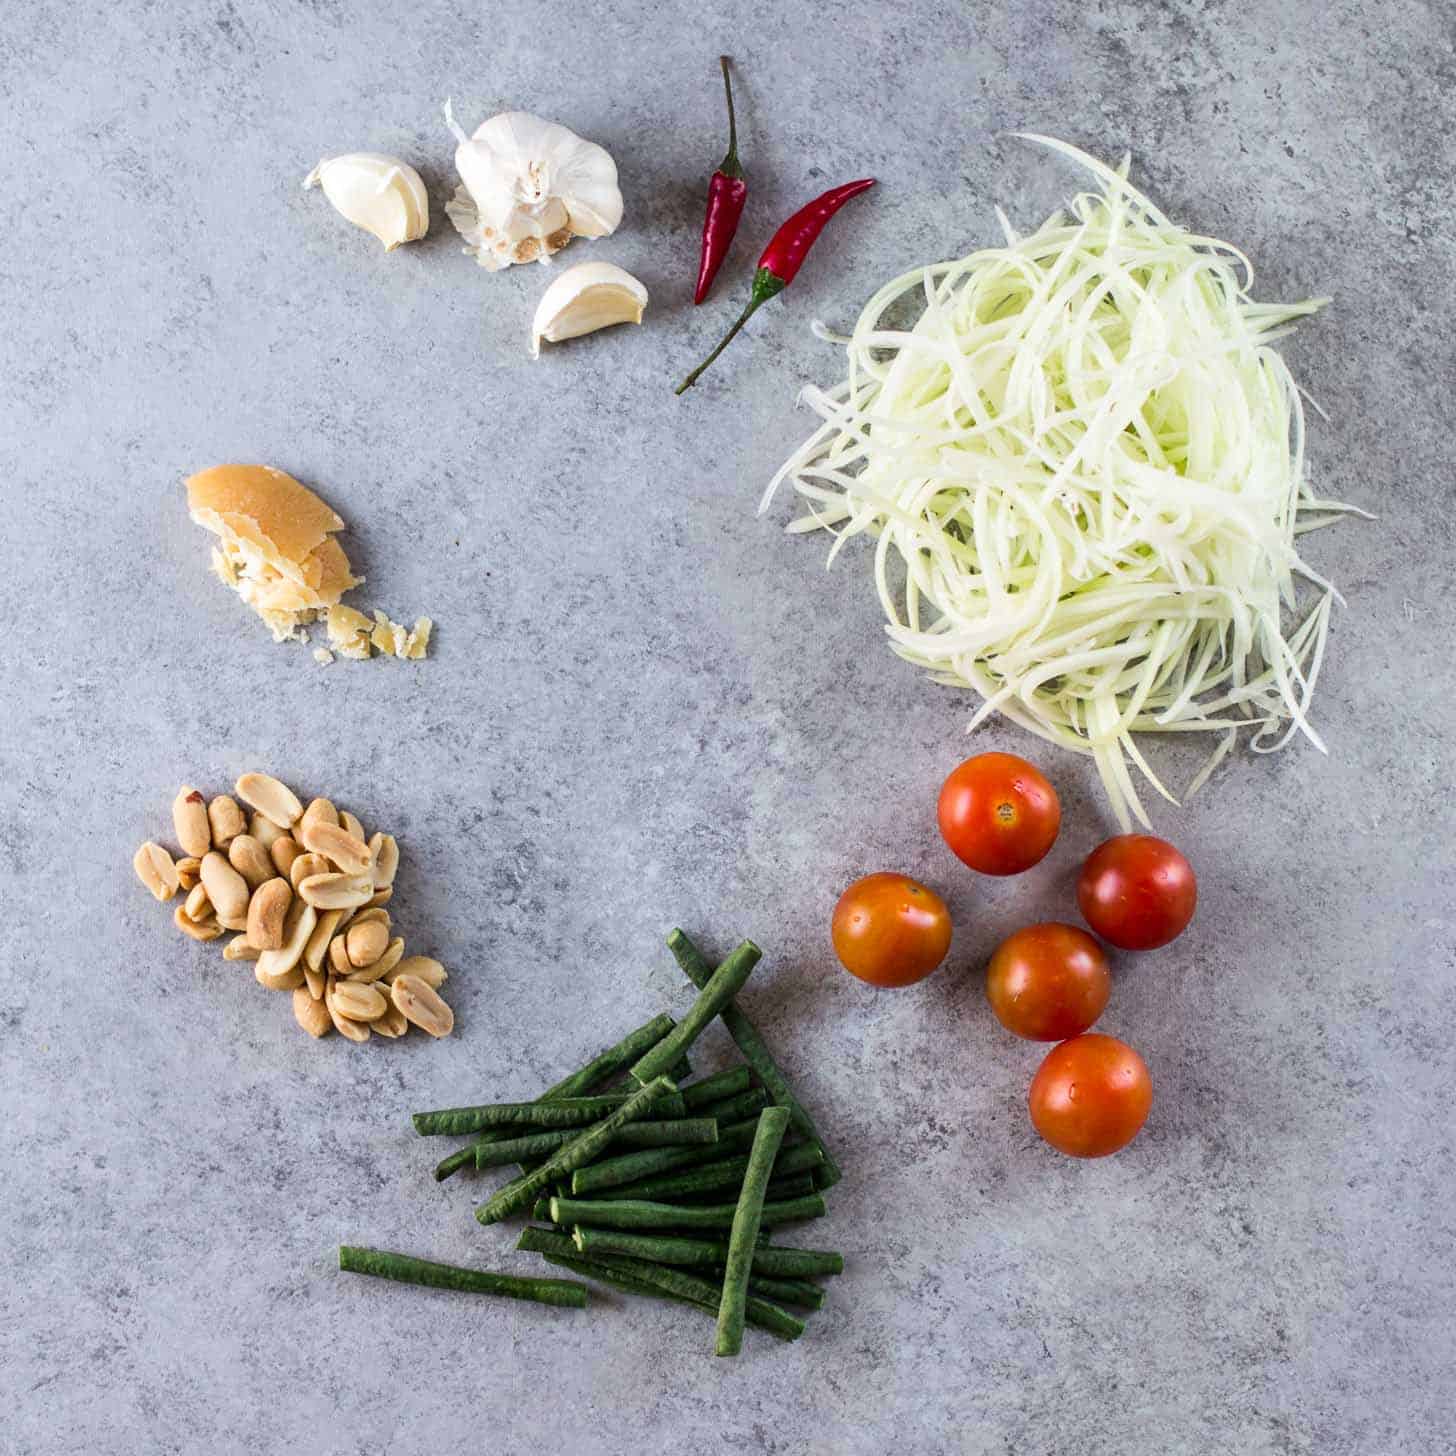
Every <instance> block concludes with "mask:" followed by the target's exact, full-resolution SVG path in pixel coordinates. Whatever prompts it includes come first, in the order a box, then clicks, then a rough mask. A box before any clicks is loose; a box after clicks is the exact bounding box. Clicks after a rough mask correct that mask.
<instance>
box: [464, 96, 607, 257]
mask: <svg viewBox="0 0 1456 1456" xmlns="http://www.w3.org/2000/svg"><path fill="white" fill-rule="evenodd" d="M445 120H446V121H447V122H448V124H449V126H450V130H451V131H453V132H454V133H455V136H456V137H457V138H458V139H459V143H460V145H459V146H458V147H456V149H455V167H456V169H457V170H458V171H459V173H460V180H461V183H462V184H463V185H462V186H461V187H460V188H459V189H457V191H456V193H455V196H454V198H453V199H452V200H451V201H450V202H447V203H446V204H445V211H446V213H448V214H449V217H450V221H451V222H453V223H454V224H455V227H456V229H457V230H458V232H459V233H460V235H461V237H463V238H464V239H465V241H466V243H467V244H468V245H469V246H468V247H467V248H466V252H468V253H473V254H474V255H475V259H476V262H478V263H479V264H480V266H481V267H482V268H489V269H490V270H491V271H492V272H494V271H496V270H497V269H500V268H509V267H510V266H511V264H512V263H529V262H530V261H531V260H532V259H539V260H540V261H542V262H544V261H545V260H546V259H547V258H548V257H549V256H550V255H551V254H552V253H555V252H559V251H560V250H561V249H562V248H564V247H565V246H566V245H567V243H569V242H570V241H571V239H572V238H573V236H575V237H579V238H600V237H605V236H606V235H607V234H608V233H610V232H615V231H616V228H617V224H618V223H620V222H621V221H622V194H621V191H620V190H619V189H618V187H617V164H616V163H615V162H614V161H613V160H612V159H611V157H610V156H609V155H608V154H607V152H606V151H605V150H604V149H603V148H601V147H599V146H597V144H596V143H595V142H588V141H583V140H582V139H581V137H579V136H577V134H576V133H575V132H574V131H569V130H568V129H567V128H566V127H564V126H558V125H557V124H556V123H555V122H553V121H542V119H541V118H540V117H539V116H532V115H531V114H530V113H529V112H525V111H503V112H502V113H501V114H500V115H499V116H493V117H491V119H490V120H489V121H486V122H482V123H481V125H480V126H478V127H477V128H476V130H475V135H474V136H469V137H467V136H466V135H465V133H464V131H462V130H461V128H460V127H459V126H458V125H457V124H456V121H455V115H454V112H453V111H452V109H451V106H450V103H449V102H448V101H447V102H446V103H445Z"/></svg>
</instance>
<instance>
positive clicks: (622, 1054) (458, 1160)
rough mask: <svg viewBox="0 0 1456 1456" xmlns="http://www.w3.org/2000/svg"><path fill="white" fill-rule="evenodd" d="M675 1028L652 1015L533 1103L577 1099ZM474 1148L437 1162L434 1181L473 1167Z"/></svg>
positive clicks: (495, 1134) (501, 1134)
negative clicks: (567, 1098)
mask: <svg viewBox="0 0 1456 1456" xmlns="http://www.w3.org/2000/svg"><path fill="white" fill-rule="evenodd" d="M676 1025H677V1023H676V1022H675V1021H674V1020H673V1019H672V1017H670V1016H669V1015H668V1014H667V1013H666V1012H663V1013H662V1014H661V1015H659V1016H654V1017H653V1018H652V1020H651V1021H646V1022H643V1024H642V1025H641V1026H639V1027H637V1028H636V1030H634V1031H629V1032H628V1033H627V1035H626V1036H624V1037H623V1038H622V1040H621V1041H619V1042H617V1043H616V1044H615V1045H614V1046H609V1047H607V1049H606V1050H605V1051H601V1052H598V1053H597V1054H596V1056H594V1057H593V1058H592V1059H591V1060H590V1061H589V1062H584V1063H583V1064H582V1065H581V1066H579V1067H578V1068H577V1069H576V1071H574V1072H570V1073H568V1074H567V1075H566V1076H565V1077H563V1078H562V1079H561V1080H560V1081H559V1082H557V1083H556V1084H555V1085H554V1086H551V1087H548V1088H547V1089H546V1090H545V1091H544V1092H543V1093H542V1094H541V1095H540V1096H539V1097H538V1098H537V1099H536V1101H537V1102H551V1101H554V1100H555V1099H556V1098H558V1097H580V1096H582V1095H583V1094H584V1093H587V1092H590V1091H591V1090H592V1088H593V1087H596V1086H598V1085H600V1084H601V1083H602V1082H606V1081H609V1080H610V1079H611V1078H613V1077H615V1076H616V1075H617V1074H618V1073H619V1072H620V1071H622V1070H623V1068H625V1067H630V1066H631V1065H632V1063H633V1062H635V1061H636V1060H637V1058H638V1057H640V1056H641V1055H642V1053H643V1052H645V1051H647V1050H648V1049H649V1048H651V1047H654V1046H656V1045H657V1043H658V1042H660V1041H661V1040H662V1038H663V1037H665V1036H666V1035H667V1034H668V1032H670V1031H671V1030H672V1029H673V1027H674V1026H676ZM509 1136H510V1133H509V1131H508V1130H506V1129H496V1130H493V1131H491V1132H488V1133H486V1134H485V1137H484V1138H482V1139H480V1141H488V1142H495V1141H504V1140H505V1138H507V1137H509ZM478 1145H479V1144H478V1143H471V1144H470V1145H469V1146H468V1147H463V1148H461V1149H460V1150H459V1151H458V1152H454V1153H451V1154H450V1156H449V1157H448V1158H443V1159H441V1161H440V1162H439V1164H437V1166H436V1168H435V1181H436V1182H437V1183H443V1182H444V1181H445V1179H446V1178H448V1177H449V1176H450V1175H451V1174H452V1173H458V1172H459V1171H460V1169H461V1168H468V1167H470V1166H471V1165H472V1164H474V1162H475V1159H476V1149H477V1147H478Z"/></svg>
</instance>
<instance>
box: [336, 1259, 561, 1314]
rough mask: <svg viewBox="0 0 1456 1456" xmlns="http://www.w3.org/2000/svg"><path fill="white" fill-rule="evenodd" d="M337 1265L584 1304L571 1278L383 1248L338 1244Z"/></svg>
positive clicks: (443, 1285)
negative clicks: (496, 1270) (499, 1270)
mask: <svg viewBox="0 0 1456 1456" xmlns="http://www.w3.org/2000/svg"><path fill="white" fill-rule="evenodd" d="M339 1268H340V1269H343V1270H345V1271H346V1272H347V1273H350V1274H372V1275H374V1276H375V1277H376V1278H379V1279H397V1280H399V1282H400V1283H402V1284H426V1285H429V1286H430V1287H431V1288H433V1289H459V1290H464V1291H465V1292H467V1293H470V1294H499V1295H503V1296H504V1297H505V1298H507V1299H527V1300H531V1301H533V1302H534V1303H536V1304H555V1305H560V1306H562V1307H564V1308H569V1309H585V1308H586V1293H587V1292H586V1288H585V1286H583V1285H581V1284H577V1283H576V1282H575V1281H573V1280H570V1279H529V1278H527V1279H523V1278H521V1277H519V1276H518V1275H515V1274H493V1273H491V1272H490V1271H489V1270H487V1269H462V1268H460V1267H459V1266H458V1265H455V1264H434V1263H431V1262H430V1260H428V1259H415V1258H412V1257H411V1256H410V1255H408V1254H391V1253H389V1252H388V1251H386V1250H384V1249H361V1248H356V1247H355V1246H353V1245H352V1244H341V1245H340V1246H339Z"/></svg>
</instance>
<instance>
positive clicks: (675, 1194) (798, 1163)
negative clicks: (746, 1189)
mask: <svg viewBox="0 0 1456 1456" xmlns="http://www.w3.org/2000/svg"><path fill="white" fill-rule="evenodd" d="M780 1110H782V1109H780V1108H776V1107H770V1108H769V1109H768V1111H767V1112H765V1113H764V1114H763V1116H762V1117H760V1118H759V1120H758V1124H757V1128H758V1131H757V1134H756V1137H762V1136H763V1118H764V1117H767V1116H768V1114H769V1112H778V1111H780ZM754 1146H757V1143H756V1141H755V1143H754ZM752 1158H753V1153H752V1152H751V1151H750V1152H747V1153H743V1154H742V1155H740V1156H738V1157H734V1158H720V1159H718V1160H717V1161H716V1162H712V1163H704V1164H703V1165H702V1166H701V1167H698V1168H688V1169H686V1170H685V1171H683V1172H679V1173H664V1174H662V1175H661V1177H658V1178H643V1179H641V1180H640V1181H639V1182H637V1183H628V1184H626V1185H625V1186H624V1187H621V1188H614V1189H613V1190H612V1197H613V1198H647V1199H654V1198H655V1199H661V1200H667V1201H671V1200H672V1199H674V1198H683V1197H686V1196H690V1195H692V1194H694V1193H710V1192H712V1191H713V1190H714V1189H717V1188H736V1187H738V1186H739V1185H740V1184H741V1183H742V1182H743V1176H744V1174H745V1173H746V1172H747V1171H748V1169H749V1167H750V1166H751V1163H752ZM823 1161H824V1149H823V1148H821V1147H820V1146H819V1144H818V1143H801V1144H800V1145H799V1146H798V1147H796V1148H785V1149H784V1150H783V1151H782V1152H781V1153H779V1156H778V1161H777V1162H776V1163H775V1164H774V1168H773V1175H772V1176H773V1177H775V1178H777V1177H780V1176H782V1175H784V1174H788V1173H803V1172H806V1171H807V1170H808V1169H810V1168H815V1167H818V1166H819V1164H820V1163H822V1162H823ZM574 1191H575V1189H574V1188H573V1192H574Z"/></svg>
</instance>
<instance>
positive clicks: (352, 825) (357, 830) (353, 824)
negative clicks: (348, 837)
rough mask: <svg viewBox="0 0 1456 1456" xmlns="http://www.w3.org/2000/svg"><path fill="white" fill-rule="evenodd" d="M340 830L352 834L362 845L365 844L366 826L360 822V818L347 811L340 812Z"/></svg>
mask: <svg viewBox="0 0 1456 1456" xmlns="http://www.w3.org/2000/svg"><path fill="white" fill-rule="evenodd" d="M339 828H340V829H343V830H345V831H346V832H347V833H349V834H352V835H353V836H354V838H355V839H357V840H358V841H359V842H360V843H361V844H363V843H365V837H364V826H363V825H362V824H361V823H360V822H359V818H358V816H357V815H355V814H351V813H350V812H349V811H348V810H347V809H340V810H339Z"/></svg>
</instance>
